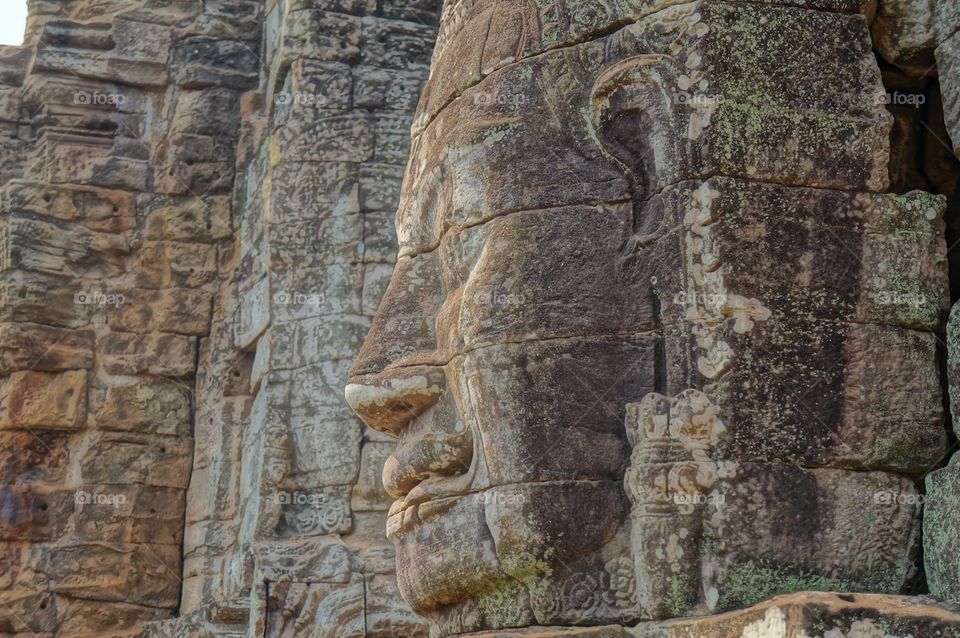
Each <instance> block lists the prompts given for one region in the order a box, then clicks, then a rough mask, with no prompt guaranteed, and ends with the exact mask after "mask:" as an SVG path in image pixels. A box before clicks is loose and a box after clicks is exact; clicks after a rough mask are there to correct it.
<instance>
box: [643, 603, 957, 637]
mask: <svg viewBox="0 0 960 638" xmlns="http://www.w3.org/2000/svg"><path fill="white" fill-rule="evenodd" d="M958 622H960V615H958V614H957V612H956V611H955V610H953V609H949V608H945V607H940V606H937V605H936V604H935V603H934V601H930V600H929V599H924V598H908V597H905V596H881V595H875V594H843V593H839V594H826V593H824V594H820V593H803V594H794V595H791V596H782V597H778V598H775V599H773V600H771V601H769V602H767V603H763V604H760V605H757V606H755V607H751V608H750V609H745V610H743V611H740V612H734V613H729V614H723V615H720V616H716V617H713V618H709V619H702V620H678V621H672V622H668V623H663V624H651V625H649V626H646V625H641V626H640V627H639V628H638V629H637V630H634V632H633V635H635V636H638V637H639V638H734V637H737V638H741V637H744V638H746V637H752V636H757V637H758V638H759V637H770V638H773V637H775V636H783V637H786V636H794V635H805V634H806V635H815V636H823V637H824V638H828V637H829V638H833V637H834V636H836V637H837V638H855V637H857V636H897V637H898V638H906V637H907V636H931V638H949V636H951V635H952V634H953V633H954V632H955V631H956V628H957V623H958Z"/></svg>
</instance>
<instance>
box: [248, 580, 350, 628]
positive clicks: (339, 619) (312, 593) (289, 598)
mask: <svg viewBox="0 0 960 638" xmlns="http://www.w3.org/2000/svg"><path fill="white" fill-rule="evenodd" d="M363 596H364V594H363V583H362V582H358V583H353V584H349V585H331V584H326V583H319V584H313V585H311V584H307V583H278V584H277V585H275V586H274V587H271V588H270V598H269V599H268V601H267V620H266V633H265V634H264V635H265V636H267V637H268V638H287V637H288V636H289V637H292V636H294V635H296V633H297V632H296V629H295V628H296V627H298V626H299V625H300V623H309V624H310V625H311V626H312V627H313V629H314V635H315V636H316V637H317V638H334V636H336V638H363V636H365V635H366V631H365V629H364V608H363V605H364V597H363ZM314 618H327V619H329V624H327V623H322V624H319V623H314V622H313V620H312V619H314Z"/></svg>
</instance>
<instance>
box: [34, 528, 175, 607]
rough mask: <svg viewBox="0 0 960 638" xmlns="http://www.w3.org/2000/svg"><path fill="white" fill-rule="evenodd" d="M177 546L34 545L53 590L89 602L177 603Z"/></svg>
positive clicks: (109, 544) (40, 567) (106, 544)
mask: <svg viewBox="0 0 960 638" xmlns="http://www.w3.org/2000/svg"><path fill="white" fill-rule="evenodd" d="M179 554H180V549H179V545H141V544H112V543H102V542H98V543H91V544H84V545H73V546H66V547H60V546H53V547H48V548H43V549H42V550H41V549H40V548H39V547H38V548H37V559H36V560H37V569H39V570H40V571H42V572H43V573H46V574H48V575H49V577H50V579H51V582H52V584H53V590H54V591H55V592H56V593H60V594H66V595H70V596H74V597H77V598H86V599H91V600H101V601H114V602H124V601H125V602H132V603H138V604H147V603H149V604H152V605H158V606H161V607H164V606H171V605H173V604H176V600H177V595H178V593H179V587H180V585H179V577H178V574H177V572H176V571H174V570H175V569H176V568H177V566H178V565H179V562H180V557H179Z"/></svg>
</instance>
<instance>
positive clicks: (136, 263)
mask: <svg viewBox="0 0 960 638" xmlns="http://www.w3.org/2000/svg"><path fill="white" fill-rule="evenodd" d="M377 4H378V3H375V2H358V3H346V4H343V3H335V2H304V1H296V2H285V3H284V2H281V3H277V2H273V1H270V2H260V1H258V0H235V1H232V2H221V1H214V2H205V3H189V2H162V3H156V2H150V1H141V0H114V1H111V2H89V1H85V0H65V1H62V2H47V1H41V0H37V1H34V2H31V6H30V18H29V25H28V29H27V37H26V40H25V44H24V46H23V47H6V48H3V49H2V51H0V149H2V153H0V155H2V158H3V161H2V163H0V269H2V272H0V279H2V282H0V290H2V293H0V294H2V300H3V303H2V310H0V315H2V316H0V375H2V377H0V387H2V395H0V453H2V455H3V458H4V463H3V472H2V474H0V502H2V503H3V504H4V505H3V507H2V508H0V509H2V510H3V516H2V517H0V518H2V520H0V532H2V534H3V540H4V541H5V542H6V543H7V547H8V552H7V553H8V560H7V561H6V562H5V563H4V564H5V565H6V567H5V568H4V578H5V580H4V582H5V583H6V587H5V590H6V593H5V598H4V600H3V601H2V602H3V605H2V606H3V608H4V609H5V611H3V612H0V633H4V635H8V634H9V633H16V634H17V635H19V634H20V633H23V632H34V633H35V634H38V635H43V636H48V635H49V636H52V635H57V636H94V635H96V636H106V635H110V636H121V635H139V634H142V635H144V636H165V635H191V636H194V635H237V633H238V632H239V633H246V631H247V628H248V627H249V628H250V629H249V631H255V630H256V631H260V632H261V633H260V635H269V636H286V635H297V636H301V635H306V634H304V633H303V631H302V629H301V628H302V626H303V623H304V622H311V623H314V624H316V625H317V626H318V627H319V626H325V627H328V628H331V627H332V629H330V630H329V631H332V632H333V633H327V634H323V635H331V636H333V635H337V636H339V635H343V634H341V633H340V632H339V630H338V629H336V627H337V622H336V621H335V619H336V618H338V617H339V616H338V615H337V614H340V613H341V611H340V607H341V605H340V603H338V602H336V601H338V600H341V599H342V600H343V601H349V602H350V604H351V605H353V607H351V608H350V609H351V610H352V611H348V610H347V609H346V608H345V609H343V611H342V614H343V615H344V616H343V617H344V618H346V617H348V616H349V617H350V618H352V621H351V622H353V623H354V624H353V625H351V626H354V627H355V628H357V627H358V628H359V634H356V635H368V636H384V637H385V636H390V635H401V634H402V635H404V636H410V637H413V636H420V635H424V634H423V631H424V630H423V627H424V623H423V621H422V620H420V619H418V618H416V617H415V616H413V614H412V613H411V612H410V611H409V610H408V609H407V608H406V606H405V604H404V603H403V602H402V601H401V600H400V598H399V593H398V592H397V589H396V585H395V583H394V577H393V575H392V574H393V558H392V555H393V550H392V548H391V547H390V545H389V542H388V541H387V540H386V538H385V537H384V532H383V528H384V524H383V518H384V516H385V511H386V509H387V508H388V506H389V500H388V499H389V497H387V495H386V494H385V493H384V492H383V490H382V488H381V487H380V486H379V485H378V482H377V481H378V479H377V480H375V478H374V477H375V475H376V476H378V475H379V465H380V464H381V463H382V460H383V459H384V458H385V457H386V456H387V452H386V450H385V449H384V445H385V443H384V440H383V438H382V435H379V434H377V433H375V432H373V431H372V430H371V431H368V432H364V429H363V425H362V423H361V422H360V421H359V419H357V418H356V417H355V416H354V415H352V413H351V412H350V410H349V407H347V405H346V404H345V402H344V399H343V397H342V392H341V390H340V388H341V387H342V386H343V385H344V384H345V381H346V371H347V368H348V363H347V360H348V359H349V358H350V357H352V356H353V355H354V354H355V352H356V350H357V349H358V348H359V344H360V342H361V340H362V338H363V335H364V333H365V331H366V329H367V326H369V322H370V317H371V316H372V314H373V312H374V311H375V309H376V304H377V303H378V301H379V295H380V292H379V291H381V290H382V289H383V288H384V285H385V284H384V282H385V281H386V280H387V279H389V276H390V269H391V266H392V263H393V261H394V259H395V253H396V242H395V239H394V236H395V235H394V232H393V230H392V218H391V215H392V213H393V210H392V209H393V206H395V203H394V202H395V201H396V199H397V197H398V195H399V188H400V178H401V176H402V172H403V165H404V163H405V161H406V155H407V148H408V145H409V142H408V131H409V127H410V122H411V117H412V111H413V108H414V107H415V105H416V99H417V96H418V95H419V92H420V85H421V84H422V82H423V79H424V78H425V77H426V74H427V70H428V64H429V59H430V53H431V51H432V48H433V43H434V40H435V39H436V24H437V22H438V20H439V8H440V3H439V2H437V1H434V2H422V1H418V2H411V3H401V4H400V5H398V6H395V7H394V6H391V7H387V8H382V7H381V8H378V6H377ZM306 16H309V17H310V19H311V20H314V21H316V22H315V23H314V24H325V25H333V24H338V25H341V28H340V31H339V32H336V33H334V32H332V31H329V32H328V35H329V36H330V37H329V38H328V40H327V41H326V42H324V43H319V42H318V43H315V44H314V45H312V48H311V46H308V43H306V42H298V41H297V40H296V34H297V33H300V32H301V31H300V29H301V27H303V26H307V27H308V32H311V30H312V29H313V27H309V24H307V23H303V22H301V19H302V18H304V17H306ZM311 37H313V36H311ZM338 38H341V39H342V40H343V42H350V43H351V44H352V46H354V47H355V55H353V56H352V57H346V58H344V57H340V56H331V55H330V52H331V51H332V50H333V49H334V48H335V47H337V46H340V45H338V44H337V39H338ZM361 191H362V195H361ZM362 300H363V301H362ZM361 466H362V467H363V478H362V479H361ZM188 487H189V489H188ZM337 534H340V535H342V538H338V537H337V536H336V535H337ZM298 601H299V602H298ZM318 604H319V605H320V609H319V611H318V609H317V608H316V605H318ZM344 604H346V602H345V603H344ZM297 605H301V606H300V607H297ZM303 605H306V606H305V607H304V606H303ZM295 607H296V608H297V609H299V610H301V611H302V613H303V614H312V616H310V617H309V618H307V617H302V618H300V617H293V616H291V612H290V611H289V610H292V609H294V608H295ZM175 612H176V613H177V614H179V616H180V617H179V618H177V619H175V620H168V619H170V618H171V617H172V616H173V615H174V613H175ZM298 613H299V612H298ZM149 621H164V622H159V623H154V624H152V625H149V626H147V627H146V628H145V625H144V623H147V622H149ZM331 623H333V624H331ZM264 630H266V631H267V633H266V634H263V633H262V632H263V631H264ZM291 632H293V633H291ZM318 635H319V634H318Z"/></svg>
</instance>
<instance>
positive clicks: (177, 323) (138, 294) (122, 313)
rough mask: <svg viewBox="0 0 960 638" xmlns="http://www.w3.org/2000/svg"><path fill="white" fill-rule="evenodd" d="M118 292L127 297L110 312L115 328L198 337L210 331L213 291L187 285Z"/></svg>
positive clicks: (112, 325) (124, 330) (135, 331)
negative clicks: (191, 287)
mask: <svg viewBox="0 0 960 638" xmlns="http://www.w3.org/2000/svg"><path fill="white" fill-rule="evenodd" d="M117 292H118V294H120V295H122V296H123V303H122V304H117V305H115V306H111V307H110V308H109V309H108V311H107V318H108V322H109V325H110V327H111V328H112V329H114V330H119V331H122V332H134V333H137V334H148V333H152V332H165V333H172V334H180V335H196V336H206V335H207V334H208V333H209V332H210V316H211V314H212V312H213V307H212V301H213V300H212V296H211V294H210V293H209V292H206V291H203V290H191V289H183V288H168V289H165V290H142V289H129V290H128V289H124V290H118V291H117Z"/></svg>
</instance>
